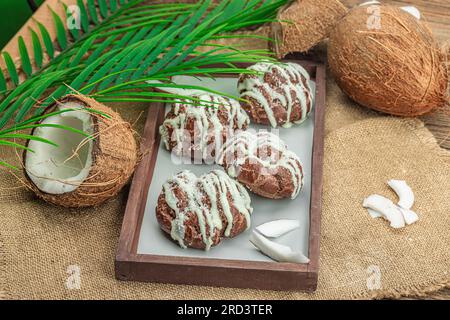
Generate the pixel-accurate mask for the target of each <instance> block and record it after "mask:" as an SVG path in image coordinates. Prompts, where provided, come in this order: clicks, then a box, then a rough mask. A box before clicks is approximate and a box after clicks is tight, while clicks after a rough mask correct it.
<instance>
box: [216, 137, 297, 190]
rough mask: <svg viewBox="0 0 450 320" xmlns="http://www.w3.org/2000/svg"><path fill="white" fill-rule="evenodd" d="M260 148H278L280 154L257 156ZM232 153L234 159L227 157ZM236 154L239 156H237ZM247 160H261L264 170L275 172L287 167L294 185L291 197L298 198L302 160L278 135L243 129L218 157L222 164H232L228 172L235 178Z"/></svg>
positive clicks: (224, 147)
mask: <svg viewBox="0 0 450 320" xmlns="http://www.w3.org/2000/svg"><path fill="white" fill-rule="evenodd" d="M258 149H260V150H261V149H262V150H269V149H271V150H273V151H275V150H277V151H279V152H280V156H279V157H278V158H277V159H274V158H273V157H265V158H264V159H261V157H258V156H257V150H258ZM230 155H231V157H232V159H228V158H225V157H229V156H230ZM235 155H237V156H236V157H235ZM230 160H231V161H230ZM247 160H248V161H249V162H250V163H255V162H259V163H261V164H262V167H263V169H264V170H271V171H272V170H273V171H272V172H274V173H276V171H277V170H279V168H280V167H282V168H286V169H287V170H289V172H290V173H291V181H292V184H293V185H294V191H293V192H292V194H291V198H292V199H294V198H296V197H297V196H298V194H299V193H300V190H301V189H302V187H303V178H304V176H303V169H302V164H301V161H300V159H299V158H298V156H297V155H296V154H295V153H294V152H292V151H290V150H288V148H287V145H286V144H285V143H284V142H283V140H281V139H280V138H279V137H278V136H277V135H274V134H273V133H270V132H266V131H263V132H259V133H257V134H256V135H255V134H253V133H250V132H248V131H241V132H239V133H238V134H236V135H235V136H234V137H233V138H231V139H230V140H228V141H227V143H226V144H225V145H224V146H223V148H222V150H221V152H220V154H219V157H218V161H219V163H220V164H223V163H227V164H231V165H229V166H228V168H227V173H228V174H229V175H230V176H231V177H233V178H237V177H238V175H239V167H240V166H241V165H242V164H244V163H245V162H246V161H247ZM274 160H275V161H274ZM252 161H253V162H252Z"/></svg>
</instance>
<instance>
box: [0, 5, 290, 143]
mask: <svg viewBox="0 0 450 320" xmlns="http://www.w3.org/2000/svg"><path fill="white" fill-rule="evenodd" d="M287 1H288V0H247V1H242V0H224V1H222V2H220V3H219V4H218V5H214V4H212V3H211V1H210V0H204V1H199V2H198V3H196V4H182V3H174V4H144V3H143V2H144V0H111V1H105V0H103V1H100V0H98V1H94V0H87V1H82V0H78V1H77V3H78V5H79V6H80V11H79V12H80V25H81V28H80V29H77V30H76V32H74V31H73V30H65V28H64V24H63V21H66V19H67V18H71V15H72V13H68V15H67V16H66V17H65V18H62V17H59V16H58V15H57V14H56V13H55V12H54V11H53V10H51V12H52V18H53V21H54V25H55V29H56V41H55V43H53V42H52V41H51V38H50V35H49V32H48V30H47V29H46V28H45V27H44V26H43V25H42V24H40V23H37V25H38V29H39V33H40V35H41V39H39V36H38V32H36V31H35V30H30V32H31V39H32V45H33V51H32V52H33V57H30V52H31V50H27V48H26V46H25V43H23V39H21V38H19V49H20V57H21V65H20V66H21V68H20V70H19V68H17V67H16V66H15V65H14V62H13V60H12V58H11V56H10V55H9V54H8V53H7V52H3V53H2V55H3V58H4V60H5V64H6V66H7V74H3V73H2V72H0V93H3V95H2V96H0V139H10V138H4V137H3V138H2V134H11V132H14V130H18V131H20V130H26V129H30V128H32V126H33V125H32V124H31V123H27V124H24V121H28V120H27V119H31V120H33V119H34V120H33V121H35V120H36V117H39V116H43V117H45V116H46V115H42V112H43V111H44V110H45V108H46V106H48V105H49V104H51V103H52V102H53V101H54V100H56V99H59V98H61V97H63V96H64V95H66V94H68V93H70V92H72V91H76V92H80V93H83V94H87V95H91V96H93V97H94V98H96V99H98V100H99V101H162V100H164V99H169V100H173V99H177V98H186V99H189V97H183V96H180V95H178V96H174V95H168V94H167V93H166V94H164V93H162V92H158V91H154V90H153V89H154V88H155V87H158V85H156V84H155V83H151V81H153V80H159V81H160V82H162V83H163V86H167V87H174V88H176V87H177V85H176V84H174V83H172V82H171V77H173V76H177V75H193V76H210V74H212V73H226V74H231V73H242V72H248V71H247V70H242V69H240V68H237V67H235V65H236V64H238V63H242V62H251V63H254V62H258V61H260V60H262V59H271V58H270V55H269V52H268V51H264V50H246V51H240V50H239V49H238V48H232V47H229V46H220V45H214V44H213V43H211V41H212V40H216V39H218V38H221V37H226V38H230V37H240V36H237V35H232V34H230V33H231V32H233V31H236V30H239V29H241V28H243V27H248V26H255V25H259V24H261V23H264V22H267V21H272V20H273V19H275V16H276V11H277V10H278V8H280V7H281V6H283V5H284V4H286V2H287ZM113 2H114V4H112V3H113ZM242 37H247V36H242ZM205 46H208V47H209V46H211V47H212V48H213V49H211V50H209V51H205V50H200V49H201V48H202V47H205ZM44 49H45V50H44ZM59 51H60V53H59V54H57V52H59ZM44 56H45V57H46V59H44ZM45 60H47V61H48V62H46V63H44V61H45ZM211 65H219V66H220V67H214V68H213V67H211ZM20 71H23V72H20ZM19 74H20V75H21V76H20V77H19ZM6 77H7V78H9V79H10V80H11V81H10V83H11V85H10V86H7V85H6V81H5V78H6ZM149 81H150V82H149ZM182 87H183V88H187V87H188V86H182ZM197 89H201V90H205V91H210V90H209V89H208V88H201V87H198V88H197ZM30 112H31V115H32V117H31V118H29V115H30ZM8 126H9V127H8ZM5 130H6V131H5ZM11 130H12V131H11ZM2 141H3V140H2Z"/></svg>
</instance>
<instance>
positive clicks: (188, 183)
mask: <svg viewBox="0 0 450 320" xmlns="http://www.w3.org/2000/svg"><path fill="white" fill-rule="evenodd" d="M176 188H179V189H180V190H181V191H182V192H183V193H184V194H185V196H186V199H187V205H186V206H183V207H182V208H180V203H179V199H178V198H177V196H176V195H175V193H174V190H175V189H176ZM163 192H164V195H165V199H166V202H167V204H168V206H169V207H170V208H171V209H172V210H173V211H174V212H175V218H174V219H173V220H172V229H171V234H170V235H171V237H172V239H174V240H175V241H177V242H178V243H179V245H180V246H181V247H183V248H186V244H185V243H184V238H185V227H184V225H185V220H186V218H187V215H188V214H189V213H194V214H196V216H197V218H198V223H199V227H200V232H201V235H202V240H203V242H204V243H205V249H206V250H209V249H210V248H211V245H212V244H213V236H214V234H215V230H222V229H223V228H225V231H224V235H225V236H226V237H228V236H230V233H231V230H232V228H233V214H232V211H231V208H232V207H234V208H235V209H236V210H237V211H238V212H239V213H240V214H241V215H243V216H244V217H245V220H246V226H247V229H248V228H249V227H250V215H251V213H252V210H253V209H252V207H251V200H250V196H249V194H248V192H247V190H245V188H244V187H243V186H242V185H241V184H240V183H238V182H237V181H235V180H233V179H231V178H230V177H229V176H228V175H227V174H226V173H225V172H223V171H220V170H214V171H212V172H210V173H208V174H204V175H202V176H201V177H198V178H197V176H196V175H195V174H193V173H192V172H190V171H188V170H185V171H182V172H180V173H178V174H177V175H175V176H174V177H172V178H171V179H169V180H168V181H167V182H166V183H165V184H164V185H163ZM202 192H203V195H204V196H206V197H207V199H208V200H209V203H210V205H208V204H207V203H205V201H206V200H205V197H203V196H201V195H202ZM227 194H229V195H230V196H231V200H229V199H228V197H227ZM219 207H220V208H222V211H223V214H224V215H225V218H226V221H227V224H226V226H224V225H223V223H222V217H221V215H220V211H219Z"/></svg>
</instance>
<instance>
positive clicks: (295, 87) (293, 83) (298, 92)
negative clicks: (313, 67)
mask: <svg viewBox="0 0 450 320" xmlns="http://www.w3.org/2000/svg"><path fill="white" fill-rule="evenodd" d="M248 69H250V70H254V71H258V72H260V73H261V75H251V76H245V77H243V78H242V79H243V80H240V81H239V83H238V90H239V92H240V95H241V98H244V99H248V98H253V99H255V100H256V101H257V102H258V103H259V104H260V105H261V106H262V107H263V108H264V111H265V112H266V114H267V117H268V119H269V122H270V124H271V126H272V127H274V128H275V127H276V126H277V119H276V118H275V115H274V112H273V109H272V103H273V101H275V100H278V101H280V103H281V104H282V106H283V107H284V108H285V109H286V114H287V115H286V122H285V123H284V124H283V127H285V128H289V127H291V126H292V122H291V113H292V109H293V107H294V105H295V104H296V103H299V104H300V106H301V118H300V119H298V120H296V121H294V123H297V124H298V123H301V122H303V121H304V120H305V119H306V118H307V117H308V115H309V113H310V112H311V109H312V107H311V106H312V101H313V96H312V90H311V86H310V83H309V80H310V77H309V74H308V72H307V71H306V70H305V69H304V68H303V67H302V66H300V65H299V64H297V63H286V64H274V63H270V62H260V63H257V64H255V65H253V66H251V67H249V68H248ZM275 71H276V74H277V75H275V73H274V72H275ZM267 73H271V74H272V77H273V80H275V81H276V82H277V83H276V87H277V88H279V89H280V91H281V92H279V91H277V90H275V88H274V87H272V86H271V84H269V83H267V82H266V81H265V79H264V78H265V75H266V74H267ZM292 91H293V92H295V95H293V94H292ZM264 93H265V94H266V95H267V96H268V97H269V99H268V98H266V95H265V94H264ZM308 101H309V103H308Z"/></svg>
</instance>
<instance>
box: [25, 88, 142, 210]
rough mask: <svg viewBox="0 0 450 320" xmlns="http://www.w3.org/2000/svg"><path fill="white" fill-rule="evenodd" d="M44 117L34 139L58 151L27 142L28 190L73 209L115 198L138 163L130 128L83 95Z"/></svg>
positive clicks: (57, 105)
mask: <svg viewBox="0 0 450 320" xmlns="http://www.w3.org/2000/svg"><path fill="white" fill-rule="evenodd" d="M64 110H65V111H66V112H65V111H64ZM61 111H63V113H60V114H58V113H59V112H61ZM46 113H48V114H49V113H51V114H49V117H47V118H45V119H43V120H41V121H40V122H39V124H41V127H37V128H34V130H33V132H32V135H33V136H35V137H38V138H41V139H46V140H49V141H52V142H54V143H55V144H57V145H51V144H48V143H42V142H40V141H36V140H34V141H33V140H30V141H29V142H28V147H29V148H30V150H26V151H25V152H24V166H25V168H24V169H25V176H26V178H27V180H28V182H29V187H30V189H31V190H32V191H34V192H35V193H36V195H37V196H38V197H39V198H42V199H43V200H45V201H47V202H50V203H52V204H56V205H59V206H63V207H70V208H79V207H89V206H97V205H100V204H101V203H103V202H105V201H106V200H108V199H110V198H112V197H114V196H116V195H117V194H118V193H119V191H120V190H121V189H122V187H123V186H124V185H125V184H126V183H127V182H128V180H129V178H130V177H131V175H132V174H133V172H134V169H135V166H136V163H137V159H138V151H137V143H136V140H135V139H134V136H133V131H132V129H131V125H130V124H129V123H128V122H125V121H124V120H123V119H122V118H121V117H120V115H119V114H118V113H116V112H114V111H113V110H111V109H110V108H108V107H107V106H105V105H103V104H101V103H99V102H97V101H95V100H93V99H90V98H88V97H85V96H82V95H68V96H66V97H64V98H63V99H61V100H60V101H58V102H56V103H55V104H53V105H52V106H50V107H49V108H48V109H47V111H46ZM53 114H54V115H53ZM60 125H64V126H68V127H71V128H73V129H77V130H79V131H80V132H84V134H88V135H89V137H86V136H85V135H82V134H80V133H77V132H73V131H69V130H63V129H61V128H58V126H60Z"/></svg>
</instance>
